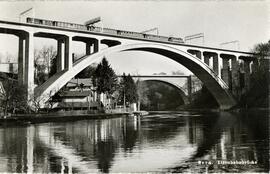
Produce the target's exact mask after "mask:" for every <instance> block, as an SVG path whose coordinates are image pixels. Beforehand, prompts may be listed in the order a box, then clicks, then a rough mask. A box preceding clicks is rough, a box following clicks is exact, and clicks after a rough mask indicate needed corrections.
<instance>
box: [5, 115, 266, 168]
mask: <svg viewBox="0 0 270 174" xmlns="http://www.w3.org/2000/svg"><path fill="white" fill-rule="evenodd" d="M268 137H269V136H268V117H267V113H259V112H256V113H242V114H232V113H227V112H221V113H189V112H181V113H178V114H167V115H166V114H163V115H149V116H146V117H142V118H141V117H128V118H115V119H106V120H87V121H78V122H66V123H44V124H36V125H30V126H25V127H24V126H21V127H0V172H17V173H21V172H25V173H33V172H40V173H41V172H44V173H48V172H57V173H73V172H75V173H77V172H79V173H93V172H105V173H108V172H151V171H152V172H153V171H177V172H182V171H190V172H203V171H204V170H205V169H204V168H205V166H200V165H196V162H197V161H198V160H210V161H211V160H212V161H215V160H254V161H257V162H258V164H257V165H253V166H249V167H246V166H244V168H243V167H242V166H240V167H239V166H234V169H235V168H239V170H238V171H242V170H243V171H259V172H261V171H268V169H269V153H268V150H269V139H268ZM194 167H195V169H194ZM208 167H209V170H210V171H211V170H212V171H224V172H226V171H234V169H233V168H229V167H228V166H226V170H225V169H223V168H224V166H215V165H214V166H208ZM241 167H242V168H241Z"/></svg>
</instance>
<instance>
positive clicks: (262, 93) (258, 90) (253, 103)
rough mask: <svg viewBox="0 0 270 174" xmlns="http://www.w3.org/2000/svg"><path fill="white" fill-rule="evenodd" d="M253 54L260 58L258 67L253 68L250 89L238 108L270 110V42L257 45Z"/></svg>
mask: <svg viewBox="0 0 270 174" xmlns="http://www.w3.org/2000/svg"><path fill="white" fill-rule="evenodd" d="M252 52H253V53H254V54H255V55H256V57H257V58H258V62H257V64H258V66H255V67H254V66H253V67H254V70H253V72H252V74H251V76H250V89H249V91H247V92H246V93H245V94H243V95H242V96H241V100H240V102H239V104H238V106H237V107H240V108H255V107H262V108H268V107H269V75H270V74H269V66H270V62H269V58H270V40H269V41H268V42H267V43H260V44H257V45H255V47H254V48H253V50H252Z"/></svg>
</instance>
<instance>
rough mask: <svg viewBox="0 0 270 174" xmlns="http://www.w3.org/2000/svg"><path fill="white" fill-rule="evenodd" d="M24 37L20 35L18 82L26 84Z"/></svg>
mask: <svg viewBox="0 0 270 174" xmlns="http://www.w3.org/2000/svg"><path fill="white" fill-rule="evenodd" d="M24 42H25V40H24V38H22V37H19V47H18V48H19V50H18V82H19V84H21V85H22V84H24V76H25V56H24V54H23V53H24V48H25V46H24Z"/></svg>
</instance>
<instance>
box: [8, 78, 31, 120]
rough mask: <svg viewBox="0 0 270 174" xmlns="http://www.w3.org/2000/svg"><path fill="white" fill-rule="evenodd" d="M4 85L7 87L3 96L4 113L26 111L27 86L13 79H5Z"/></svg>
mask: <svg viewBox="0 0 270 174" xmlns="http://www.w3.org/2000/svg"><path fill="white" fill-rule="evenodd" d="M3 86H4V89H5V93H4V97H3V98H4V99H3V108H4V115H6V114H7V113H8V112H10V113H15V112H26V111H27V109H28V105H27V95H26V94H27V93H26V90H27V88H26V86H25V85H20V84H18V82H17V81H15V80H13V79H7V80H5V81H3Z"/></svg>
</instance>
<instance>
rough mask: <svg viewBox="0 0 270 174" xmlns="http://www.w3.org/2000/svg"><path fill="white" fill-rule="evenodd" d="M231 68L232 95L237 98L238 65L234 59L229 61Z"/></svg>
mask: <svg viewBox="0 0 270 174" xmlns="http://www.w3.org/2000/svg"><path fill="white" fill-rule="evenodd" d="M231 61H232V62H231V64H232V65H231V66H232V93H233V94H234V95H235V96H237V97H238V96H239V94H240V93H239V92H240V83H239V80H240V79H239V78H240V77H239V75H240V74H239V63H238V60H237V59H236V57H234V58H232V59H231Z"/></svg>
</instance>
